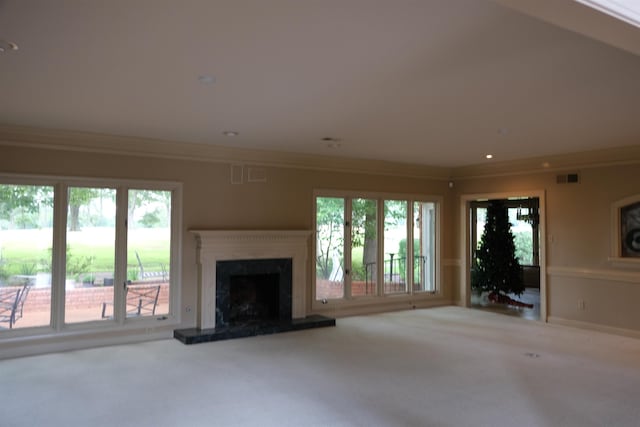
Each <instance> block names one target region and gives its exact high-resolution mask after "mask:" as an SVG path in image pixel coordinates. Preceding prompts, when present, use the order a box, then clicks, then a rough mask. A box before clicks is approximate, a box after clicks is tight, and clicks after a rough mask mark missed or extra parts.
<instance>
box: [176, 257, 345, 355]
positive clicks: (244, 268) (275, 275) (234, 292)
mask: <svg viewBox="0 0 640 427" xmlns="http://www.w3.org/2000/svg"><path fill="white" fill-rule="evenodd" d="M291 305H292V260H291V259H290V258H273V259H248V260H229V261H217V262H216V313H215V319H216V327H215V328H211V329H198V328H189V329H177V330H175V331H174V337H175V338H177V339H178V340H180V341H182V342H183V343H185V344H196V343H201V342H209V341H220V340H226V339H231V338H242V337H248V336H254V335H266V334H273V333H278V332H287V331H295V330H302V329H309V328H318V327H324V326H335V319H331V318H328V317H324V316H319V315H314V316H307V317H305V318H304V319H293V320H292V316H291V313H292V308H291Z"/></svg>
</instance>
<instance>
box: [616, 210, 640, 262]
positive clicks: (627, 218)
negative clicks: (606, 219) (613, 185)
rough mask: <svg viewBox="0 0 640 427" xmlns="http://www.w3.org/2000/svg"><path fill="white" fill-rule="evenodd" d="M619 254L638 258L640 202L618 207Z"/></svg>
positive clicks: (639, 255) (639, 247) (639, 248)
mask: <svg viewBox="0 0 640 427" xmlns="http://www.w3.org/2000/svg"><path fill="white" fill-rule="evenodd" d="M619 236H620V246H621V247H620V256H621V257H623V258H628V257H638V258H640V202H635V203H632V204H629V205H626V206H622V207H621V208H620V235H619Z"/></svg>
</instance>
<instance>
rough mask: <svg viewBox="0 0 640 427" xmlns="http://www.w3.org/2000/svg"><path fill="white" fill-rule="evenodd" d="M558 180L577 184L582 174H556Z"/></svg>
mask: <svg viewBox="0 0 640 427" xmlns="http://www.w3.org/2000/svg"><path fill="white" fill-rule="evenodd" d="M556 182H557V183H558V184H577V183H579V182H580V175H578V174H577V173H565V174H562V175H558V176H556Z"/></svg>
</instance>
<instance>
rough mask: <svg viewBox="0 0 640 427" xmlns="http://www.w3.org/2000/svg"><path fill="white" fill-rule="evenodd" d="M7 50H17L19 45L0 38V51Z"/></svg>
mask: <svg viewBox="0 0 640 427" xmlns="http://www.w3.org/2000/svg"><path fill="white" fill-rule="evenodd" d="M7 50H13V51H16V50H18V45H17V44H15V43H14V42H10V41H7V40H0V53H2V52H6V51H7Z"/></svg>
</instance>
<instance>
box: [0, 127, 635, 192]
mask: <svg viewBox="0 0 640 427" xmlns="http://www.w3.org/2000/svg"><path fill="white" fill-rule="evenodd" d="M0 145H5V146H15V147H27V148H42V149H49V150H65V151H77V152H89V153H104V154H116V155H129V156H140V157H156V158H164V159H178V160H189V161H200V162H214V163H233V164H238V163H240V164H243V163H244V164H251V165H256V166H265V167H281V168H293V169H309V170H320V171H333V172H345V173H357V174H375V175H388V176H400V177H411V178H420V179H435V180H442V181H446V180H450V179H456V180H465V179H475V178H490V177H501V176H510V175H527V174H537V173H550V172H556V171H566V170H576V169H587V168H594V167H605V166H620V165H629V164H639V163H640V145H632V146H626V147H616V148H609V149H602V150H592V151H583V152H576V153H567V154H560V155H555V156H546V157H534V158H527V159H518V160H512V161H505V162H488V163H484V164H477V165H469V166H461V167H457V168H445V167H436V166H426V165H417V164H408V163H399V162H388V161H382V160H364V159H351V158H345V157H332V156H321V155H309V154H300V153H288V152H277V151H266V150H249V149H240V148H231V147H223V146H217V145H208V144H194V143H188V142H177V141H164V140H156V139H145V138H134V137H125V136H115V135H103V134H96V133H87V132H76V131H64V130H53V129H40V128H31V127H21V126H13V125H1V124H0Z"/></svg>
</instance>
